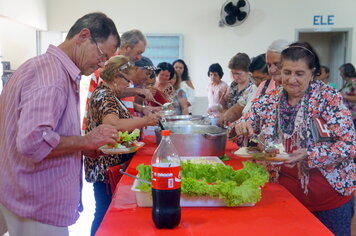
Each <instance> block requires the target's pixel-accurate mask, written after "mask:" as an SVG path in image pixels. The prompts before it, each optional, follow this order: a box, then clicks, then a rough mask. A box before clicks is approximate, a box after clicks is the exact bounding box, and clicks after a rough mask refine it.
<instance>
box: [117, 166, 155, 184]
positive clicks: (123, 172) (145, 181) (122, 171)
mask: <svg viewBox="0 0 356 236" xmlns="http://www.w3.org/2000/svg"><path fill="white" fill-rule="evenodd" d="M119 172H120V173H121V174H123V175H127V176H130V177H131V178H134V179H137V180H138V181H141V182H143V183H146V184H152V183H151V182H149V181H147V180H144V179H141V178H139V177H137V176H134V175H131V174H129V173H126V172H125V171H124V170H123V169H120V170H119Z"/></svg>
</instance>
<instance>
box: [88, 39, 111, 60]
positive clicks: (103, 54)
mask: <svg viewBox="0 0 356 236" xmlns="http://www.w3.org/2000/svg"><path fill="white" fill-rule="evenodd" d="M91 40H92V41H93V42H94V43H95V45H96V48H97V49H98V51H99V60H100V62H106V61H107V60H108V57H107V56H106V54H105V53H104V52H103V50H101V48H100V47H99V45H98V42H96V40H95V39H94V38H91Z"/></svg>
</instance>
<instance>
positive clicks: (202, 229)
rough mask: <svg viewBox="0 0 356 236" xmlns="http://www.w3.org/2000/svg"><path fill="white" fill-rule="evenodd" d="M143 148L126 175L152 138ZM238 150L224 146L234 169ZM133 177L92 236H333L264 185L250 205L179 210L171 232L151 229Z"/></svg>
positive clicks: (146, 156)
mask: <svg viewBox="0 0 356 236" xmlns="http://www.w3.org/2000/svg"><path fill="white" fill-rule="evenodd" d="M144 142H146V146H145V147H144V148H142V149H140V150H139V151H138V153H137V154H136V155H135V157H134V158H133V160H132V162H131V164H130V166H129V168H128V169H127V172H129V173H131V174H136V173H137V171H136V169H135V168H136V166H137V165H138V164H140V163H145V164H150V161H151V157H152V154H153V152H154V150H155V148H156V145H155V144H154V137H153V136H148V137H146V138H145V140H144ZM234 149H237V146H236V145H235V144H232V143H229V142H228V144H227V147H226V154H227V155H228V156H229V157H230V161H226V162H225V163H226V164H228V165H231V166H233V167H234V168H235V169H238V168H240V167H241V160H239V159H238V158H237V157H234V156H233V155H232V154H231V152H232V150H234ZM132 183H133V179H132V178H130V177H128V176H123V178H122V179H121V180H120V182H119V184H118V186H117V189H116V192H115V194H114V197H113V201H112V203H111V205H110V207H109V210H108V212H107V213H106V215H105V217H104V220H103V222H102V223H101V225H100V227H99V229H98V231H97V234H96V235H97V236H104V235H106V236H109V235H110V236H112V235H168V234H169V235H170V236H173V235H179V236H182V235H204V236H205V235H273V236H277V235H283V236H285V235H298V236H301V235H313V236H314V235H318V236H319V235H323V236H324V235H333V234H332V233H331V232H330V231H329V230H328V229H327V228H326V227H325V226H324V225H323V224H322V223H321V222H320V221H319V220H318V219H317V218H315V217H314V216H313V215H312V214H311V213H310V212H309V211H308V210H307V209H306V208H305V207H304V206H303V205H302V204H301V203H299V202H298V200H296V199H295V198H294V197H293V196H292V195H291V194H290V193H289V192H288V191H287V190H286V189H285V188H284V187H283V186H281V185H279V184H267V185H266V186H265V187H264V188H263V190H262V200H261V201H260V202H258V203H257V204H256V205H255V206H253V207H234V208H228V207H211V208H208V207H205V208H192V207H190V208H186V207H183V208H182V213H181V214H182V218H181V223H180V224H179V226H178V227H176V228H175V229H173V230H169V229H161V230H158V229H156V228H155V226H154V224H153V221H152V218H151V208H141V207H137V205H136V199H135V193H134V192H132V191H131V186H132Z"/></svg>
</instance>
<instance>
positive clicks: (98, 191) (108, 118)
mask: <svg viewBox="0 0 356 236" xmlns="http://www.w3.org/2000/svg"><path fill="white" fill-rule="evenodd" d="M133 70H135V67H133V66H132V65H131V64H130V63H129V59H128V57H125V56H115V57H112V58H110V60H109V61H108V62H107V64H106V66H105V68H104V69H103V70H102V71H101V72H100V77H101V78H102V79H103V81H102V82H101V83H100V84H99V85H98V87H96V89H95V90H94V91H93V94H92V96H91V98H90V101H89V104H88V119H87V128H86V130H85V131H86V132H87V133H88V132H90V131H91V130H92V129H94V128H95V127H97V126H99V125H100V124H110V125H113V126H115V127H116V128H117V129H118V130H120V131H133V130H134V129H136V128H142V127H144V126H148V125H157V123H158V120H159V115H157V114H154V113H152V114H149V115H147V116H144V117H135V118H133V117H131V115H130V112H129V111H128V109H127V108H126V107H125V106H124V104H123V103H122V102H121V100H120V99H119V95H120V92H122V91H123V90H124V89H126V88H127V87H128V85H129V83H130V80H129V78H130V76H131V73H132V71H133ZM132 156H133V154H126V155H101V156H100V157H99V158H97V159H92V158H87V157H86V158H85V159H84V168H85V179H86V180H87V181H88V182H91V183H93V187H94V197H95V205H96V208H95V214H94V220H93V224H92V229H91V235H94V234H95V232H96V230H97V228H98V227H99V225H100V223H101V221H102V219H103V217H104V215H105V213H106V211H107V209H108V207H109V205H110V203H111V198H112V192H111V190H110V187H109V185H108V180H109V179H108V169H109V167H112V166H117V165H123V168H124V167H125V166H124V165H125V164H124V163H125V162H127V161H128V160H130V159H131V158H132Z"/></svg>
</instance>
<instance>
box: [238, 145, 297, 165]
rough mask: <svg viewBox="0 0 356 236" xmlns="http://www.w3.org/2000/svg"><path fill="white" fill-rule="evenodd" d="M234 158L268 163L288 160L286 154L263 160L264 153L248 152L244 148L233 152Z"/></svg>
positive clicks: (288, 157)
mask: <svg viewBox="0 0 356 236" xmlns="http://www.w3.org/2000/svg"><path fill="white" fill-rule="evenodd" d="M233 153H234V154H235V155H236V156H239V157H242V158H246V159H254V160H259V161H268V162H281V161H288V160H290V156H289V154H288V153H281V154H276V156H275V157H272V158H265V157H264V153H262V152H255V153H253V152H249V151H248V150H247V148H246V147H242V148H240V149H239V150H237V151H235V152H233Z"/></svg>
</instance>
